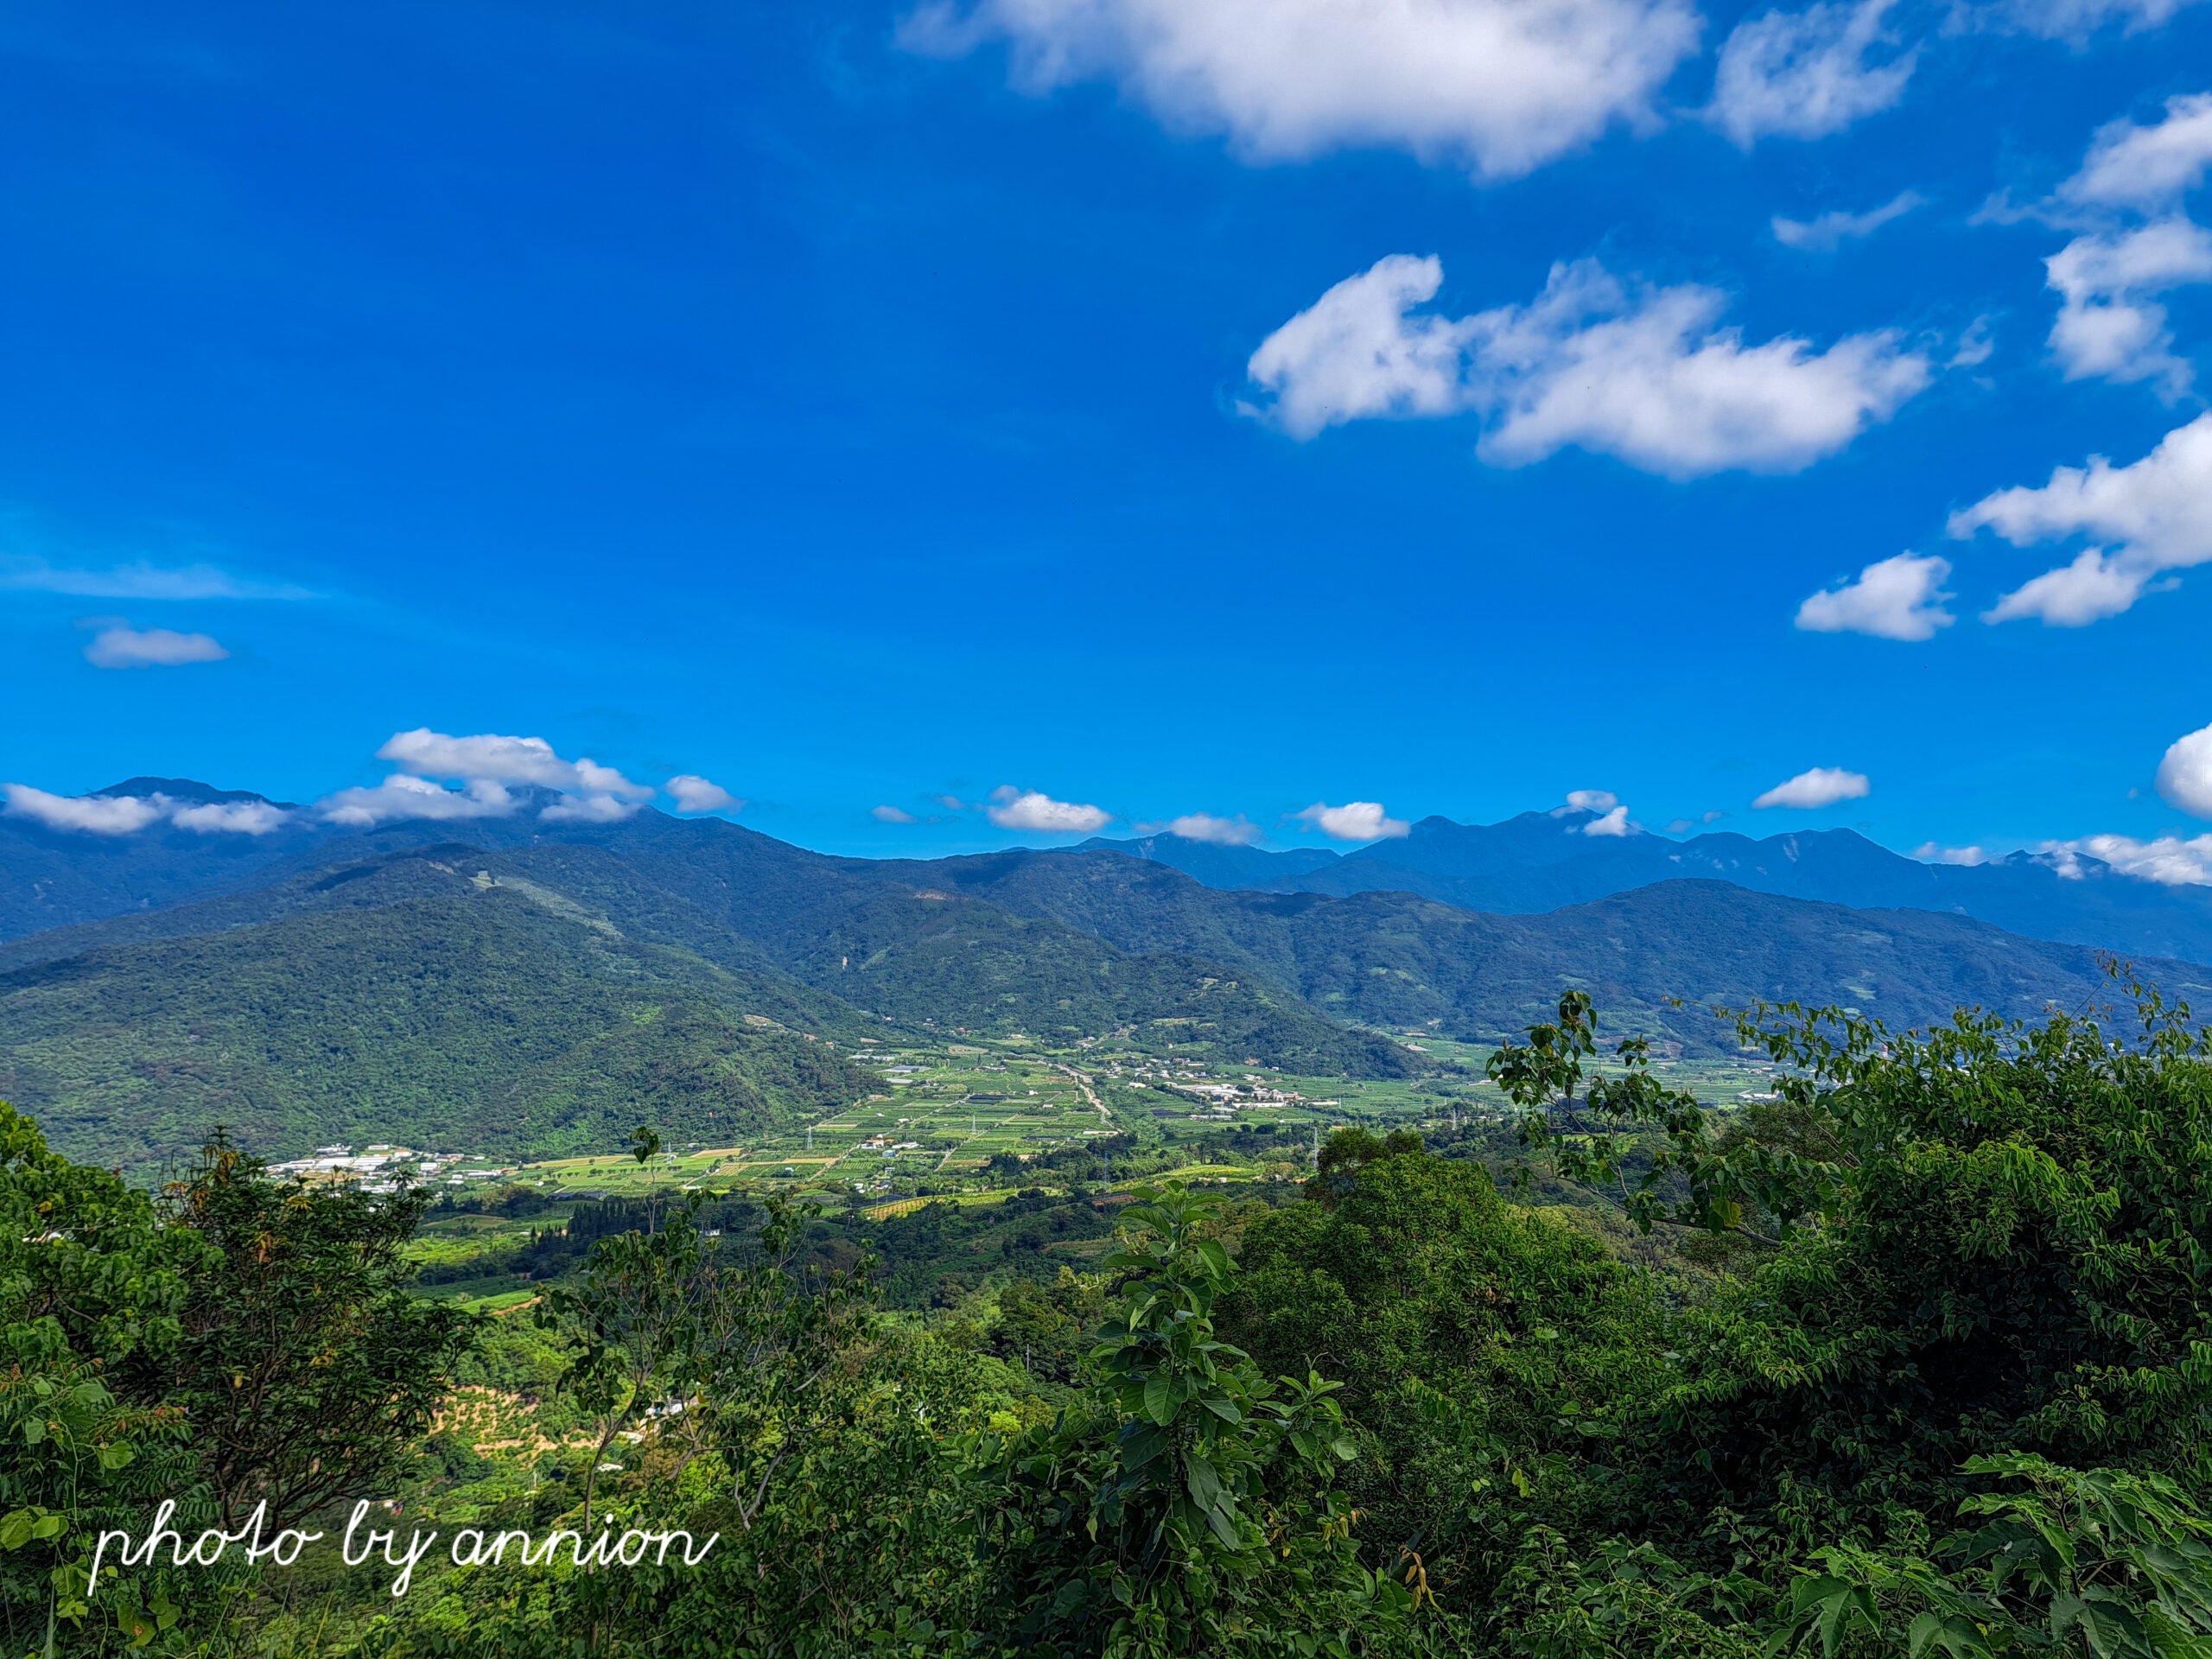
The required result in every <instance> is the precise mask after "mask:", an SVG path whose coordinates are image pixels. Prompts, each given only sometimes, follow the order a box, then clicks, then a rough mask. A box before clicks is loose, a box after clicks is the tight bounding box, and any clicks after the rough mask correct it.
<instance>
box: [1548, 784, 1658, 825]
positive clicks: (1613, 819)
mask: <svg viewBox="0 0 2212 1659" xmlns="http://www.w3.org/2000/svg"><path fill="white" fill-rule="evenodd" d="M1575 813H1595V814H1596V815H1597V816H1596V817H1591V818H1588V819H1586V821H1585V822H1583V823H1571V824H1569V825H1567V834H1568V835H1570V836H1640V835H1642V834H1643V825H1642V824H1640V823H1630V820H1629V816H1628V808H1627V807H1625V806H1624V805H1622V804H1621V798H1620V797H1619V796H1618V795H1616V794H1614V793H1613V791H1611V790H1610V789H1570V790H1568V791H1567V804H1565V805H1564V806H1555V807H1554V808H1553V809H1552V817H1555V818H1564V817H1568V816H1570V815H1571V814H1575Z"/></svg>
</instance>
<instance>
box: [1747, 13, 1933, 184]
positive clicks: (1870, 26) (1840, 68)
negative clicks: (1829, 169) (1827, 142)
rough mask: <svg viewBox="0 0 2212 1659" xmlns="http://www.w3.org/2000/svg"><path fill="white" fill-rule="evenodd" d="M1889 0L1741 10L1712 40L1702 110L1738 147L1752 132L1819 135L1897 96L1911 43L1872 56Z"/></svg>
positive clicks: (1754, 139)
mask: <svg viewBox="0 0 2212 1659" xmlns="http://www.w3.org/2000/svg"><path fill="white" fill-rule="evenodd" d="M1895 3H1896V0H1860V3H1859V4H1857V5H1845V4H1840V3H1825V4H1820V5H1811V6H1807V7H1806V8H1804V9H1803V10H1802V11H1782V10H1775V11H1769V12H1763V13H1761V14H1760V15H1759V16H1757V17H1747V18H1745V20H1744V21H1743V22H1740V23H1738V24H1737V25H1736V27H1735V29H1734V30H1733V31H1732V33H1731V34H1730V35H1729V36H1728V38H1727V40H1726V41H1725V42H1724V43H1723V44H1722V46H1721V48H1720V67H1719V71H1718V73H1715V75H1714V76H1713V104H1712V106H1711V107H1710V108H1709V109H1708V110H1707V111H1706V118H1707V120H1709V121H1711V122H1712V123H1713V125H1714V126H1716V127H1718V128H1719V129H1720V130H1721V131H1723V132H1725V133H1726V134H1727V135H1728V137H1730V139H1732V141H1733V142H1734V143H1736V144H1737V145H1738V147H1739V148H1741V149H1750V148H1751V146H1752V145H1753V144H1755V143H1758V141H1759V140H1760V139H1762V138H1765V137H1781V138H1825V137H1827V136H1828V135H1829V134H1830V133H1835V132H1841V131H1842V130H1844V129H1845V128H1846V127H1847V126H1849V125H1850V124H1852V123H1853V122H1854V121H1857V120H1859V119H1860V118H1863V117H1866V116H1869V115H1873V114H1876V113H1878V112H1879V111H1883V110H1886V109H1888V108H1889V107H1890V106H1891V105H1893V104H1895V103H1896V102H1897V100H1898V99H1901V98H1903V97H1904V85H1905V82H1907V81H1908V80H1910V79H1912V67H1913V62H1914V60H1915V59H1916V56H1917V55H1918V54H1917V51H1911V52H1906V53H1904V54H1897V55H1893V56H1891V57H1890V58H1889V59H1888V60H1887V61H1885V62H1879V63H1877V62H1874V61H1872V54H1875V53H1876V52H1877V51H1878V49H1879V48H1883V47H1885V46H1889V45H1891V44H1892V43H1893V42H1892V41H1891V37H1890V36H1889V35H1886V34H1885V32H1884V30H1883V28H1882V18H1883V16H1884V14H1885V13H1886V12H1887V11H1888V10H1890V8H1891V6H1892V5H1894V4H1895Z"/></svg>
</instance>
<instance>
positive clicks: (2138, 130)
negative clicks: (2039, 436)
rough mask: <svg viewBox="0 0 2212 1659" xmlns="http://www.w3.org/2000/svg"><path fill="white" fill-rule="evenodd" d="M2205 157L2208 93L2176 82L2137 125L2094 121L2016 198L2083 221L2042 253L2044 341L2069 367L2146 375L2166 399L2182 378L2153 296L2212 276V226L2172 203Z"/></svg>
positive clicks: (2211, 111)
mask: <svg viewBox="0 0 2212 1659" xmlns="http://www.w3.org/2000/svg"><path fill="white" fill-rule="evenodd" d="M2208 166H2212V93H2205V92H2196V93H2188V94H2183V95H2181V96H2177V97H2174V98H2170V99H2167V100H2166V105H2165V112H2164V115H2163V116H2161V117H2160V118H2158V120H2157V121H2154V122H2152V123H2150V124H2147V125H2139V124H2136V123H2134V122H2132V121H2127V120H2124V119H2123V120H2120V121H2114V122H2112V123H2110V124H2107V125H2106V126H2103V127H2101V128H2100V129H2098V130H2097V134H2096V136H2095V137H2094V138H2093V139H2092V140H2091V141H2090V143H2089V148H2088V153H2087V154H2086V155H2085V156H2083V157H2082V165H2081V167H2080V168H2079V169H2077V170H2076V171H2075V174H2074V175H2073V176H2072V177H2071V178H2069V179H2068V180H2067V181H2065V182H2064V183H2063V184H2061V185H2060V186H2059V187H2058V189H2057V191H2056V193H2055V194H2053V196H2052V197H2051V199H2050V200H2049V201H2048V202H2045V203H2044V204H2043V205H2042V206H2041V207H2033V208H2029V209H2026V210H2024V212H2025V213H2031V214H2033V215H2035V216H2037V217H2039V218H2043V219H2048V220H2050V222H2052V223H2054V224H2061V225H2071V226H2074V227H2075V228H2077V229H2081V230H2082V231H2083V232H2084V233H2083V234H2082V235H2080V236H2077V237H2075V239H2074V240H2073V241H2071V242H2069V243H2068V244H2067V245H2065V246H2064V247H2063V248H2061V249H2060V250H2059V251H2057V252H2056V253H2054V254H2052V255H2051V256H2050V257H2049V258H2048V259H2046V260H2045V261H2044V270H2045V272H2046V275H2047V278H2048V283H2049V286H2050V289H2051V290H2052V291H2053V292H2055V293H2056V295H2057V296H2059V309H2058V315H2057V317H2056V319H2055V320H2054V321H2053V322H2052V324H2051V329H2050V342H2049V343H2050V349H2051V354H2052V356H2053V357H2054V358H2056V359H2057V362H2058V365H2059V367H2060V368H2061V369H2062V370H2063V372H2064V373H2065V376H2066V378H2068V379H2069V380H2088V379H2101V380H2110V381H2113V382H2114V383H2116V384H2120V385H2127V384H2130V383H2133V382H2138V381H2147V382H2149V383H2150V384H2151V385H2152V387H2153V389H2154V390H2156V391H2158V394H2159V396H2161V397H2164V398H2166V399H2167V400H2168V401H2171V400H2172V399H2174V398H2177V397H2180V396H2181V395H2182V394H2183V392H2185V391H2188V390H2189V385H2190V378H2191V371H2190V365H2189V364H2188V363H2187V362H2186V361H2184V360H2183V359H2181V358H2180V357H2178V356H2177V355H2176V354H2175V353H2174V351H2173V333H2172V331H2171V329H2170V328H2168V327H2166V309H2165V307H2164V306H2163V305H2161V304H2159V303H2158V296H2159V295H2162V294H2164V293H2166V292H2167V291H2169V290H2170V289H2176V288H2181V287H2184V286H2186V285H2188V284H2190V283H2204V282H2212V233H2208V232H2206V231H2205V229H2204V227H2203V226H2200V225H2198V224H2196V222H2195V221H2194V220H2192V219H2190V218H2189V217H2188V215H2187V214H2185V213H2183V212H2182V211H2181V204H2182V198H2183V196H2184V195H2186V194H2188V193H2189V192H2190V190H2193V189H2195V188H2196V187H2197V186H2199V185H2201V184H2202V183H2203V182H2204V176H2205V170H2206V168H2207V167H2208ZM1995 216H1997V217H2006V216H2009V215H2007V214H2005V213H1998V214H1996V215H1995Z"/></svg>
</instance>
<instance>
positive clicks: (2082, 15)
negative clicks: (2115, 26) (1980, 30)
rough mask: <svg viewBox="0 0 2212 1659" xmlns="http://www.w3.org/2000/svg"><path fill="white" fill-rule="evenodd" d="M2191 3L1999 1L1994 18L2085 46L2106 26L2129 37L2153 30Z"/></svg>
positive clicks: (2145, 0) (2157, 0)
mask: <svg viewBox="0 0 2212 1659" xmlns="http://www.w3.org/2000/svg"><path fill="white" fill-rule="evenodd" d="M2192 3H2194V0H1999V4H1998V5H1996V6H1994V7H1993V8H1992V10H1993V15H1994V16H1996V17H1997V18H1998V19H1999V20H2000V21H2002V22H2005V23H2008V24H2010V25H2011V26H2012V28H2015V29H2024V30H2026V31H2027V32H2028V33H2029V34H2031V35H2043V36H2044V38H2045V39H2048V40H2059V41H2074V42H2075V43H2076V44H2077V45H2079V44H2082V43H2085V42H2086V41H2087V40H2088V36H2089V35H2092V34H2094V32H2095V31H2096V30H2098V29H2101V28H2103V27H2104V25H2105V24H2107V23H2109V22H2118V23H2120V24H2121V25H2122V26H2123V27H2124V28H2125V29H2126V32H2127V33H2128V34H2130V35H2133V34H2135V33H2137V32H2138V31H2139V30H2142V29H2155V28H2157V27H2158V25H2159V24H2161V23H2164V22H2166V21H2167V20H2168V19H2170V18H2171V17H2172V16H2173V15H2174V14H2175V13H2176V12H2177V11H2179V10H2181V9H2182V8H2183V6H2187V5H2190V4H2192Z"/></svg>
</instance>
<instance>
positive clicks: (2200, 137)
mask: <svg viewBox="0 0 2212 1659" xmlns="http://www.w3.org/2000/svg"><path fill="white" fill-rule="evenodd" d="M2208 166H2212V92H2188V93H2181V94H2177V96H2175V97H2172V98H2170V99H2167V100H2166V113H2165V115H2164V118H2163V119H2161V120H2158V121H2157V122H2154V123H2153V124H2151V125H2150V126H2147V127H2142V126H2138V125H2136V124H2135V123H2133V121H2129V120H2127V119H2126V118H2121V119H2120V120H2118V121H2113V122H2111V123H2109V124H2107V125H2105V126H2102V127H2100V128H2098V129H2097V135H2096V137H2094V139H2092V140H2091V141H2090V143H2089V149H2088V154H2087V155H2086V156H2083V157H2082V167H2081V170H2080V171H2079V172H2077V173H2075V175H2074V176H2073V177H2072V178H2070V179H2069V180H2067V181H2066V182H2065V183H2063V184H2062V185H2060V186H2059V187H2058V196H2059V199H2060V200H2063V201H2069V202H2072V203H2074V204H2075V205H2076V206H2077V207H2123V208H2132V209H2133V210H2134V211H2135V212H2137V213H2157V212H2159V211H2161V210H2162V209H2165V208H2170V207H2173V206H2174V205H2175V204H2176V203H2177V202H2178V201H2180V200H2181V199H2182V197H2183V195H2185V194H2188V193H2189V192H2190V191H2191V190H2194V189H2195V188H2196V187H2197V186H2198V185H2200V184H2202V183H2203V182H2204V172H2205V168H2207V167H2208Z"/></svg>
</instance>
